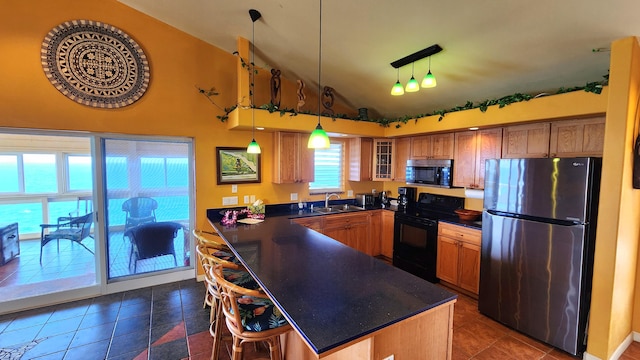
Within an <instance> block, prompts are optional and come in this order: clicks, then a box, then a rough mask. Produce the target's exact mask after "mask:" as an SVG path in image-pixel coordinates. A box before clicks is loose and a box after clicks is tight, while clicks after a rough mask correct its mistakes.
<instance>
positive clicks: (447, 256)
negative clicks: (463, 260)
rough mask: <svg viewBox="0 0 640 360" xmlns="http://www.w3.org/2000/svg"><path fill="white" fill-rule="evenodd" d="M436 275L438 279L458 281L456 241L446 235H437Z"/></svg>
mask: <svg viewBox="0 0 640 360" xmlns="http://www.w3.org/2000/svg"><path fill="white" fill-rule="evenodd" d="M436 276H437V277H438V278H439V279H440V280H444V281H446V282H448V283H451V284H454V285H456V284H457V283H458V241H457V240H454V239H451V238H449V237H446V236H439V237H438V255H437V258H436Z"/></svg>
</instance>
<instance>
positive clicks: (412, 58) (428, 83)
mask: <svg viewBox="0 0 640 360" xmlns="http://www.w3.org/2000/svg"><path fill="white" fill-rule="evenodd" d="M440 51H442V48H441V47H440V45H438V44H434V45H431V46H429V47H428V48H425V49H422V50H420V51H417V52H415V53H413V54H411V55H407V56H405V57H403V58H402V59H398V60H396V61H394V62H392V63H391V66H393V67H394V68H396V69H398V78H397V80H396V83H395V84H394V85H393V87H392V88H391V95H396V96H397V95H402V94H404V93H405V91H406V92H416V91H418V90H420V86H421V84H420V83H418V81H417V80H416V78H415V77H414V64H415V62H416V61H418V60H421V59H424V58H426V57H429V71H428V72H427V74H426V75H425V76H424V78H423V79H422V87H423V88H431V87H435V86H436V78H435V76H433V74H432V73H431V55H434V54H437V53H439V52H440ZM408 64H411V79H409V82H407V85H406V87H405V88H403V87H402V84H401V83H400V70H399V69H400V68H401V67H402V66H405V65H408Z"/></svg>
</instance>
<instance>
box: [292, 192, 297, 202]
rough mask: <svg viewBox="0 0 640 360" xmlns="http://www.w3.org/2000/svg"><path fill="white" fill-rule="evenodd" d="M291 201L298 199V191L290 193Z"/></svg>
mask: <svg viewBox="0 0 640 360" xmlns="http://www.w3.org/2000/svg"><path fill="white" fill-rule="evenodd" d="M291 201H298V193H291Z"/></svg>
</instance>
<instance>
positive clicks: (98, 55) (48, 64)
mask: <svg viewBox="0 0 640 360" xmlns="http://www.w3.org/2000/svg"><path fill="white" fill-rule="evenodd" d="M41 60H42V67H43V68H44V72H45V75H46V76H47V78H48V79H49V81H51V84H53V86H55V87H56V89H58V90H59V91H60V92H61V93H62V94H64V95H65V96H66V97H68V98H69V99H71V100H73V101H75V102H78V103H80V104H84V105H88V106H92V107H96V108H120V107H123V106H127V105H131V104H133V103H134V102H135V101H137V100H138V99H140V97H142V95H143V94H144V93H145V91H146V90H147V87H148V86H149V63H148V61H147V57H146V56H145V54H144V52H143V51H142V48H140V46H139V45H138V44H137V43H136V42H135V41H134V40H133V39H131V38H130V37H129V35H127V34H125V33H124V32H123V31H122V30H120V29H118V28H116V27H114V26H112V25H108V24H105V23H101V22H95V21H91V20H72V21H67V22H65V23H63V24H60V25H58V26H56V27H55V28H53V29H52V30H51V31H49V33H48V34H47V36H46V37H45V38H44V41H43V42H42V50H41Z"/></svg>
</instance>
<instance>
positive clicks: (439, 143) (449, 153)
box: [430, 133, 454, 160]
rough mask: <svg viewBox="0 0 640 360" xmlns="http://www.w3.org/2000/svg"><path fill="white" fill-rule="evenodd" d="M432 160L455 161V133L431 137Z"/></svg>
mask: <svg viewBox="0 0 640 360" xmlns="http://www.w3.org/2000/svg"><path fill="white" fill-rule="evenodd" d="M431 139H432V140H431V154H430V158H431V159H445V160H446V159H453V144H454V136H453V133H446V134H436V135H431Z"/></svg>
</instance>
